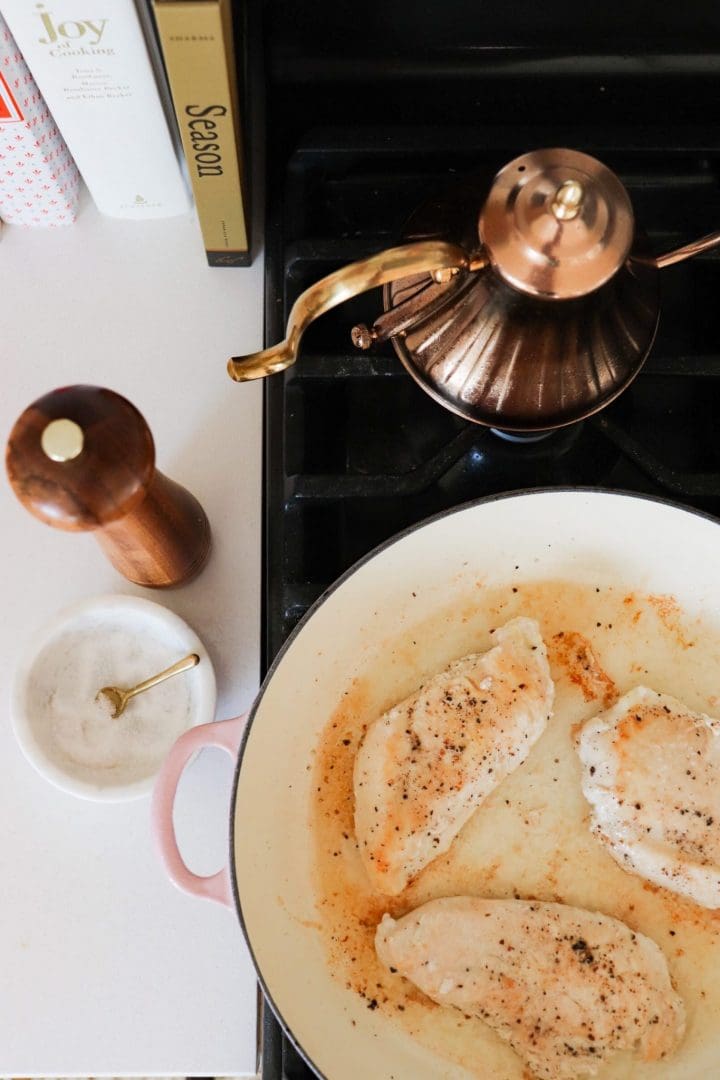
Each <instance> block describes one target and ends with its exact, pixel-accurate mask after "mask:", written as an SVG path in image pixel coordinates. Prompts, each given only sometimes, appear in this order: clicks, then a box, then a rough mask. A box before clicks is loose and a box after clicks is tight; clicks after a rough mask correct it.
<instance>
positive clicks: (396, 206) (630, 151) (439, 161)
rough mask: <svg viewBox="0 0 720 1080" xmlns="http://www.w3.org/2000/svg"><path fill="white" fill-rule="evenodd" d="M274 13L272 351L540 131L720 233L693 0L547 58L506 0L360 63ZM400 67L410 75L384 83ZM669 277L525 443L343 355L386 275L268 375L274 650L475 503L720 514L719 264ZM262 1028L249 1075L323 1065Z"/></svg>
mask: <svg viewBox="0 0 720 1080" xmlns="http://www.w3.org/2000/svg"><path fill="white" fill-rule="evenodd" d="M341 7H342V5H341ZM401 7H402V5H401ZM630 7H631V8H632V5H630ZM704 7H705V8H706V9H707V12H708V13H709V12H710V11H711V9H710V8H709V7H708V6H707V5H705V6H704ZM277 8H278V9H282V10H283V14H284V15H285V16H286V17H287V19H288V20H289V23H288V24H283V29H282V31H278V32H277V34H275V36H273V33H271V34H270V46H269V50H268V54H267V62H268V75H267V78H266V86H267V95H268V98H267V104H268V114H267V132H268V176H269V177H270V178H271V179H270V180H269V183H268V217H267V231H266V268H267V269H266V274H267V277H266V305H265V315H266V343H267V344H272V343H275V342H276V341H279V340H280V339H281V338H282V337H283V336H284V328H285V322H286V320H287V316H288V313H289V309H290V307H291V305H292V303H293V301H294V300H295V299H296V298H297V296H298V295H299V294H300V293H301V292H302V291H303V290H304V289H305V288H306V287H307V286H309V285H310V284H312V283H313V282H315V281H317V280H318V279H319V278H321V277H323V276H324V275H325V274H327V273H330V272H331V271H333V270H336V269H338V268H340V267H341V266H344V265H345V264H347V263H349V262H352V261H354V260H356V259H360V258H364V257H366V256H368V255H370V254H372V253H374V252H377V251H381V250H382V249H384V248H386V247H390V246H393V245H395V244H397V243H399V242H401V238H402V234H403V227H404V224H405V222H406V220H407V219H408V217H409V216H410V214H411V212H412V211H413V210H414V209H415V208H416V207H417V206H419V205H421V204H422V203H423V202H425V201H426V200H427V199H428V198H430V197H432V196H434V195H436V194H438V193H440V192H442V191H443V190H445V189H446V188H447V187H448V186H450V185H452V184H453V183H454V182H455V181H456V180H457V179H458V178H459V177H462V176H464V175H469V174H474V175H478V174H480V175H486V176H487V180H488V184H489V182H490V180H491V179H492V176H493V175H494V174H495V173H496V172H497V170H498V169H499V168H501V167H502V166H503V165H504V164H505V163H506V162H507V161H510V160H511V159H512V158H514V157H515V156H517V155H519V154H521V153H523V152H525V151H527V150H530V149H535V148H537V147H542V146H568V147H572V148H575V149H579V150H582V151H584V152H586V153H589V154H592V155H593V156H594V157H597V158H599V159H600V160H601V161H603V162H604V163H605V164H607V165H608V166H609V167H610V168H611V169H613V170H614V171H615V172H616V173H617V174H618V175H619V177H620V179H621V180H622V182H623V183H624V185H625V186H626V188H627V190H628V192H629V194H630V197H631V200H632V203H633V207H634V210H635V213H636V217H637V219H638V221H639V222H640V223H641V224H642V225H643V226H644V227H645V229H646V231H647V233H648V242H649V245H650V247H651V249H652V250H654V251H657V252H660V251H663V250H665V249H669V248H671V247H673V246H676V245H679V244H681V243H683V242H685V241H686V240H688V239H691V238H695V237H697V236H700V235H702V234H703V233H706V232H709V231H710V230H711V229H716V228H718V227H720V183H719V181H718V171H719V169H720V139H719V137H718V131H720V127H718V126H717V118H715V117H714V116H711V115H710V110H711V109H712V110H714V111H717V109H718V106H717V103H713V104H712V105H708V106H707V107H704V108H700V107H696V108H695V111H694V112H692V114H690V113H689V109H690V105H691V103H692V102H697V100H699V98H698V96H697V95H699V94H700V93H701V91H703V88H704V87H705V86H708V87H709V85H711V84H712V81H713V79H714V78H715V79H716V78H717V75H718V74H719V73H720V58H718V57H708V56H706V55H704V54H702V53H700V51H699V46H698V42H700V43H701V41H702V34H701V30H700V22H701V20H700V22H699V21H698V20H699V16H700V15H701V14H702V12H700V10H699V8H698V13H697V14H698V19H696V21H695V23H694V24H693V26H692V27H690V28H688V26H687V24H686V25H685V27H684V29H683V32H682V34H683V35H684V36H682V35H681V37H676V38H675V39H674V46H673V48H675V49H678V50H680V52H681V53H682V55H674V56H669V55H666V54H665V52H663V51H662V50H663V49H664V48H665V46H666V44H667V42H666V41H665V40H664V39H663V40H662V41H661V40H660V37H662V35H664V34H665V33H669V30H667V28H662V27H656V28H655V30H654V31H653V33H655V35H656V36H655V38H653V33H649V34H648V35H647V36H646V39H645V41H644V44H642V45H641V44H640V43H639V41H638V44H637V53H636V54H634V55H633V54H630V55H624V56H622V57H621V56H619V55H616V54H615V52H614V51H613V49H612V42H611V41H610V42H607V41H606V42H605V44H604V45H603V47H602V49H601V48H600V45H602V44H603V42H602V40H601V39H602V35H600V37H598V38H596V41H598V42H600V45H599V46H598V49H599V51H595V52H586V53H585V54H584V55H583V54H581V53H579V52H578V46H577V43H575V44H571V43H568V42H566V43H565V45H564V46H563V47H557V46H556V47H555V50H554V51H553V52H551V51H550V50H549V46H548V45H547V42H546V43H544V44H543V43H542V42H541V41H540V40H538V41H537V42H535V43H534V44H532V43H530V42H529V41H528V40H525V41H524V43H523V42H520V43H517V42H516V43H515V44H513V43H512V42H510V38H512V33H511V32H510V30H509V29H508V27H507V25H506V23H507V16H502V17H501V15H500V14H499V12H500V7H499V6H498V10H497V12H496V15H498V23H497V26H496V31H495V35H494V36H495V37H496V38H497V39H498V43H497V44H496V45H495V46H492V47H491V45H492V39H493V34H490V35H489V41H490V44H488V43H487V42H486V43H485V44H484V45H483V47H482V48H480V47H479V46H478V47H477V48H476V49H475V50H474V51H473V49H472V48H470V47H469V46H468V47H465V45H467V42H466V43H465V45H461V43H460V34H459V31H458V30H457V28H456V27H455V23H454V22H453V19H454V17H455V16H457V14H458V11H459V6H458V5H453V4H450V5H449V14H446V16H445V17H444V21H443V25H442V26H441V27H439V40H440V43H441V45H442V48H441V47H440V46H438V47H437V48H436V49H433V48H432V47H430V46H427V47H426V48H425V49H424V50H423V49H421V48H420V46H419V44H418V41H417V40H415V39H413V41H414V45H413V42H410V43H409V44H408V42H406V41H403V43H402V46H400V45H398V44H397V41H396V39H395V38H394V37H393V32H392V27H390V29H389V30H388V34H389V35H390V37H389V39H388V40H389V41H390V44H388V41H387V40H386V41H385V43H384V52H381V53H380V55H378V54H377V53H373V54H372V55H368V56H366V57H365V58H364V59H365V61H366V66H365V68H364V69H362V68H361V66H360V60H361V59H362V55H361V52H362V50H361V46H358V44H357V42H356V41H355V40H354V39H353V40H352V41H351V42H350V44H349V45H348V51H349V54H348V56H347V57H346V63H345V67H343V64H342V61H341V60H340V59H338V57H337V55H336V54H331V53H329V52H325V51H323V48H322V42H323V41H325V42H326V43H328V42H332V40H333V35H338V39H339V35H340V25H341V21H339V20H340V15H338V14H337V12H336V13H335V16H334V17H333V18H329V17H328V18H329V21H328V24H327V26H325V27H324V28H323V26H322V24H321V20H320V17H319V16H318V15H317V13H316V14H315V15H314V16H313V32H314V33H315V34H316V36H315V37H312V34H311V33H310V30H309V29H308V27H307V26H305V27H304V29H302V30H301V29H298V25H297V21H296V17H295V21H294V19H293V14H292V11H291V10H290V8H284V6H283V5H277ZM321 8H322V10H323V11H325V12H326V14H327V8H326V7H325V5H321ZM433 10H435V8H433ZM453 13H454V14H453ZM346 14H347V13H346ZM376 14H377V13H376ZM378 17H379V16H378ZM408 17H409V16H408ZM424 17H425V18H427V15H426V16H424ZM593 17H595V16H593ZM348 18H349V15H348ZM438 18H440V16H438ZM713 18H715V19H717V15H714V16H713ZM503 19H504V20H505V22H504V23H503ZM691 21H692V20H691ZM503 26H504V27H505V29H504V30H503ZM693 27H694V32H695V38H693V39H692V41H693V42H694V44H692V49H693V50H694V51H692V52H691V40H690V38H691V37H692V34H691V31H692V30H693ZM386 29H387V27H386ZM395 29H396V30H397V27H395ZM676 30H677V28H676ZM538 32H539V31H538ZM502 33H507V34H508V35H509V38H508V39H506V40H505V42H504V43H503V42H501V40H500V39H501V37H502ZM529 33H530V32H529V31H527V33H526V35H525V37H526V38H527V37H528V35H529ZM607 33H609V31H607V32H606V37H607ZM678 33H679V31H678ZM598 34H600V31H598ZM323 35H324V37H323ZM453 35H454V36H453ZM688 35H690V37H688ZM541 36H542V35H541ZM393 42H395V44H394V45H393V44H392V43H393ZM508 42H510V43H508ZM648 42H650V44H649V45H648ZM379 48H383V46H382V45H381V46H379ZM393 48H394V49H395V52H394V53H393ZM685 48H687V50H688V51H687V52H685V51H683V50H684V49H685ZM493 49H494V50H495V51H494V52H493ZM653 49H654V50H655V53H654V54H653V55H654V57H655V61H656V62H655V65H654V67H653V65H652V64H650V63H649V62H648V55H647V54H648V52H652V51H653ZM356 54H357V55H356ZM390 54H392V55H390ZM383 56H384V57H385V61H386V62H385V64H383V63H382V57H383ZM402 72H405V74H406V78H407V79H409V80H410V81H409V82H403V83H400V82H399V81H398V80H397V75H398V74H399V73H402ZM308 73H310V74H311V75H312V77H313V78H310V76H309V74H308ZM303 76H306V78H303ZM313 79H314V81H313ZM400 87H402V91H401V90H400ZM393 92H394V93H395V94H396V97H395V99H394V100H393V98H392V94H393ZM716 99H717V94H715V100H716ZM563 104H564V107H562V108H561V106H562V105H563ZM501 107H502V108H503V109H504V113H505V115H506V117H507V121H506V122H503V123H500V122H498V109H499V108H501ZM659 107H660V108H662V109H663V115H664V123H663V124H662V125H659V124H658V122H657V116H658V111H657V110H658V108H659ZM443 113H445V114H448V115H450V114H451V115H452V116H453V120H455V119H457V120H458V122H457V124H455V123H454V124H452V125H449V124H445V123H443V120H442V116H443ZM390 116H392V117H393V120H394V121H397V122H396V123H394V125H393V126H388V125H387V123H385V121H387V119H388V117H390ZM549 116H550V117H552V116H557V117H559V122H557V123H554V122H551V121H549V120H548V117H549ZM688 117H690V119H691V123H687V122H686V120H687V119H688ZM661 290H662V314H661V319H660V328H659V331H658V335H657V338H656V341H655V344H654V347H653V349H652V352H651V354H650V357H649V358H648V360H647V361H646V363H645V365H644V367H643V369H642V371H641V373H640V375H639V376H638V377H637V379H636V380H635V381H634V382H633V383H632V385H631V386H630V387H629V388H628V389H627V390H626V391H625V392H624V393H623V394H622V395H621V396H620V397H619V398H618V399H617V400H616V401H615V402H614V403H612V404H611V405H610V406H609V407H607V408H606V409H604V410H602V411H601V412H599V413H597V414H596V415H595V416H593V417H591V418H589V419H587V420H584V421H582V422H580V423H577V424H574V425H571V426H568V427H564V428H560V429H558V430H556V431H554V432H551V433H550V434H548V435H546V436H545V437H543V438H541V439H535V440H526V439H521V440H510V439H507V438H503V437H501V436H500V435H499V434H498V433H495V432H493V431H491V430H490V429H488V428H485V427H481V426H478V425H475V424H472V423H468V422H467V421H464V420H462V419H461V418H459V417H457V416H455V415H454V414H453V413H450V412H449V411H447V410H445V409H443V408H442V407H441V406H440V405H438V404H437V403H436V402H435V401H433V400H432V399H431V398H430V397H428V396H427V395H426V394H425V393H424V392H423V391H422V390H421V389H420V388H419V387H418V386H417V385H416V384H415V383H414V382H413V380H412V379H411V378H410V376H409V375H408V374H407V373H406V371H405V370H404V368H403V367H402V365H401V364H400V361H399V360H398V358H397V357H396V355H395V353H394V350H393V348H392V345H391V344H389V343H385V344H383V345H381V346H379V347H377V348H374V349H373V350H372V351H370V352H359V351H357V350H356V349H355V348H354V347H353V345H352V342H351V339H350V331H351V329H352V327H353V326H355V325H356V324H359V323H366V324H368V325H370V324H372V322H373V321H374V319H375V318H376V316H377V315H378V314H380V312H381V311H382V297H381V294H380V290H375V291H374V292H371V293H368V294H365V295H363V296H360V297H357V298H355V299H353V300H351V301H349V302H347V303H345V304H343V305H341V306H340V307H338V308H336V309H334V310H333V311H331V312H329V313H328V314H326V315H324V316H323V317H322V318H320V319H319V320H318V321H317V322H316V323H315V324H313V325H312V326H311V327H310V329H309V330H308V332H307V333H306V335H305V337H304V339H303V344H302V348H301V352H300V357H299V360H298V362H297V364H296V365H295V366H294V367H292V368H289V369H288V370H287V371H285V372H284V373H283V374H282V375H276V376H273V377H271V378H269V379H268V380H267V382H266V384H265V517H264V628H265V637H264V643H263V644H264V659H265V664H266V665H269V663H270V662H271V660H272V658H273V657H274V655H275V654H276V652H277V651H278V649H279V648H280V646H281V645H282V643H283V641H284V640H285V638H286V637H287V635H288V634H289V633H290V632H291V630H292V629H293V627H294V626H295V625H296V624H297V622H298V620H299V619H300V618H302V616H303V614H304V613H305V612H306V611H307V609H308V608H309V606H310V605H311V604H312V603H313V602H314V601H315V600H316V599H317V597H318V596H320V595H321V593H322V592H323V591H324V590H325V589H326V588H327V587H328V585H330V584H331V583H332V582H333V581H334V580H335V579H336V578H337V577H338V576H339V575H340V574H341V573H342V572H343V571H344V570H345V569H347V567H349V566H350V565H352V563H354V562H355V561H356V560H357V559H358V558H360V557H361V556H363V555H365V554H366V553H367V552H368V551H369V550H371V549H372V548H374V547H375V546H376V545H378V544H380V543H382V542H383V541H385V540H386V539H387V538H388V537H390V536H392V535H393V534H395V533H397V532H399V531H400V530H402V529H404V528H406V527H408V526H410V525H413V524H414V523H416V522H418V521H421V520H422V519H424V518H426V517H428V516H430V515H432V514H435V513H437V512H439V511H442V510H445V509H447V508H448V507H452V506H456V505H458V504H460V503H463V502H466V501H468V500H472V499H477V498H482V497H483V496H488V495H494V494H496V493H498V492H503V491H510V490H518V489H528V488H535V487H552V486H561V487H568V486H578V485H579V486H597V487H601V488H606V489H619V490H627V491H634V492H643V493H649V494H654V495H659V496H662V497H664V498H668V499H671V500H674V501H677V502H679V503H684V504H687V505H689V506H693V507H697V508H699V509H702V510H705V511H708V512H710V513H714V514H717V515H720V434H719V431H720V429H719V428H718V420H717V418H718V415H720V307H719V306H718V304H717V299H716V298H717V296H718V295H720V258H719V257H718V256H717V255H715V254H713V253H708V254H706V255H703V256H700V257H698V258H697V259H696V260H694V261H692V262H689V263H685V264H682V265H680V266H678V267H677V268H670V269H668V270H665V271H663V274H662V283H661ZM263 1035H264V1049H263V1078H264V1080H281V1078H282V1080H305V1078H308V1077H311V1076H312V1075H314V1074H313V1073H312V1072H311V1071H310V1070H309V1069H308V1068H307V1066H306V1065H304V1064H303V1062H302V1061H301V1060H300V1058H299V1057H298V1055H297V1054H296V1052H295V1051H294V1049H293V1047H292V1046H291V1044H290V1043H289V1042H288V1041H287V1040H286V1039H285V1037H284V1036H283V1035H282V1034H281V1031H280V1028H279V1027H278V1025H277V1024H276V1022H275V1020H274V1018H273V1017H272V1014H271V1013H270V1010H269V1009H267V1010H266V1013H265V1019H264V1030H263Z"/></svg>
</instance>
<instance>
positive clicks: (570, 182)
mask: <svg viewBox="0 0 720 1080" xmlns="http://www.w3.org/2000/svg"><path fill="white" fill-rule="evenodd" d="M479 231H480V239H481V241H482V243H483V245H484V247H485V249H486V252H487V256H488V258H489V260H490V262H491V264H492V265H493V267H494V268H495V270H497V272H498V273H499V274H500V275H501V277H503V278H504V279H505V281H507V283H508V284H509V285H512V286H513V287H514V288H516V289H519V290H520V291H522V292H524V293H529V294H531V295H533V296H538V297H544V298H547V299H555V300H565V299H570V298H572V297H577V296H585V295H586V294H587V293H589V292H592V291H593V290H594V289H597V288H599V287H600V286H601V285H604V284H605V282H606V281H608V280H609V279H610V278H611V277H612V276H613V274H615V273H616V271H617V270H619V269H620V267H621V266H622V264H623V263H624V262H625V259H626V258H627V255H628V252H629V251H630V246H631V244H632V241H633V233H634V220H633V211H632V205H631V203H630V199H629V197H628V194H627V191H626V190H625V188H624V187H623V185H622V184H621V182H620V181H619V180H618V178H617V176H616V175H615V173H613V172H612V171H611V170H610V169H608V168H607V167H606V166H605V165H603V164H602V162H600V161H597V160H596V159H595V158H593V157H590V155H589V154H582V153H580V152H579V151H577V150H564V149H551V150H534V151H533V152H532V153H529V154H523V155H522V157H518V158H515V160H514V161H511V162H510V163H509V164H508V165H506V166H505V167H504V168H503V169H501V170H500V172H499V173H498V174H497V176H496V177H495V180H494V181H493V185H492V188H491V190H490V194H489V195H488V198H487V200H486V202H485V205H484V207H483V209H482V211H481V213H480V221H479Z"/></svg>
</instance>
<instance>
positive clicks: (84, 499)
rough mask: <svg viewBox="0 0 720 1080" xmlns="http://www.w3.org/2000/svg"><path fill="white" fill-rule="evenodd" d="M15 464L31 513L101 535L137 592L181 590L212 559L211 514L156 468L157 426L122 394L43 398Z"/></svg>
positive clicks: (58, 393) (90, 390)
mask: <svg viewBox="0 0 720 1080" xmlns="http://www.w3.org/2000/svg"><path fill="white" fill-rule="evenodd" d="M6 465H7V472H8V476H9V478H10V483H11V484H12V487H13V490H14V491H15V494H16V495H17V497H18V499H19V500H20V502H21V503H22V504H23V506H24V507H25V508H26V509H27V510H29V511H30V513H31V514H34V515H35V517H37V518H39V519H40V520H41V521H44V522H45V523H46V524H47V525H52V526H53V527H54V528H56V529H65V530H68V531H70V532H80V531H85V530H89V529H90V530H93V531H94V532H95V535H96V537H97V540H98V542H99V544H100V547H101V548H102V549H103V551H104V552H105V554H106V555H107V557H108V558H109V559H110V562H111V563H112V564H113V566H114V567H115V569H116V570H119V571H120V573H121V574H123V575H124V576H125V577H126V578H128V579H129V580H130V581H133V582H135V584H137V585H148V586H151V587H153V588H164V587H166V586H170V585H179V584H180V583H181V582H184V581H188V580H189V579H190V578H191V577H194V575H195V574H197V573H198V571H199V570H200V569H201V567H202V566H203V564H204V563H205V560H206V559H207V557H208V554H209V552H210V525H209V524H208V520H207V518H206V516H205V512H204V510H203V508H202V507H201V506H200V503H199V502H198V501H197V499H196V498H195V497H194V496H193V495H191V494H190V492H189V491H186V490H185V488H184V487H181V486H180V484H176V483H175V482H174V481H173V480H169V479H168V478H167V476H163V474H162V473H161V472H160V471H159V470H158V469H156V468H155V446H154V443H153V437H152V435H151V433H150V429H149V428H148V426H147V424H146V423H145V420H144V419H143V417H142V416H141V415H140V413H139V412H138V410H137V409H136V408H135V406H134V405H131V404H130V402H129V401H127V400H126V399H125V398H123V397H121V396H120V395H119V394H116V393H114V392H113V391H112V390H105V389H103V388H102V387H98V386H68V387H64V388H62V389H60V390H54V391H53V392H52V393H50V394H46V395H45V396H44V397H41V398H38V400H37V401H35V402H33V404H32V405H30V406H29V408H27V409H26V410H25V412H24V413H23V414H22V416H21V417H20V418H19V420H18V421H17V423H16V424H15V426H14V428H13V430H12V432H11V434H10V438H9V440H8V445H7V454H6Z"/></svg>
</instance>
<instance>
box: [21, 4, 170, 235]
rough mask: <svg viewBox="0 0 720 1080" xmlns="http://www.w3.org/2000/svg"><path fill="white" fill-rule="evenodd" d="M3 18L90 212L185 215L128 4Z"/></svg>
mask: <svg viewBox="0 0 720 1080" xmlns="http://www.w3.org/2000/svg"><path fill="white" fill-rule="evenodd" d="M2 11H3V15H4V16H5V19H6V20H7V22H8V24H9V26H10V29H11V31H12V33H13V36H14V38H15V40H16V41H17V43H18V45H19V47H20V49H21V51H22V53H23V55H24V57H25V60H26V61H27V64H28V66H29V68H30V70H31V71H32V73H33V76H34V78H35V81H36V82H37V84H38V86H39V88H40V90H41V92H42V94H43V96H44V98H45V100H46V101H47V103H48V106H49V108H50V110H51V112H52V113H53V115H54V117H55V120H56V123H57V125H58V127H59V128H60V131H61V132H62V135H63V137H64V138H65V141H66V143H67V145H68V147H69V148H70V152H71V153H72V155H73V157H74V159H75V161H76V163H77V166H78V168H79V170H80V173H81V174H82V177H83V180H84V181H85V184H86V185H87V188H88V190H89V192H90V194H91V196H92V198H93V201H94V202H95V204H96V206H97V208H98V210H100V212H101V213H103V214H107V215H109V216H110V217H117V218H134V219H137V220H147V219H148V218H159V217H173V216H175V215H177V214H184V213H186V212H187V211H188V210H189V208H190V199H189V195H188V191H187V187H186V185H185V183H184V181H183V177H182V174H181V171H180V166H179V164H178V161H177V158H176V156H175V152H174V149H173V145H172V140H171V138H170V133H169V131H168V127H167V122H166V120H165V116H164V113H163V109H162V105H161V102H160V96H159V93H158V89H157V86H156V84H155V79H154V76H153V72H152V68H151V65H150V60H149V57H148V52H147V48H146V45H145V40H144V38H143V34H142V30H141V27H140V23H139V20H138V16H137V12H136V10H135V6H134V3H133V0H46V2H45V3H30V2H28V0H2Z"/></svg>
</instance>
